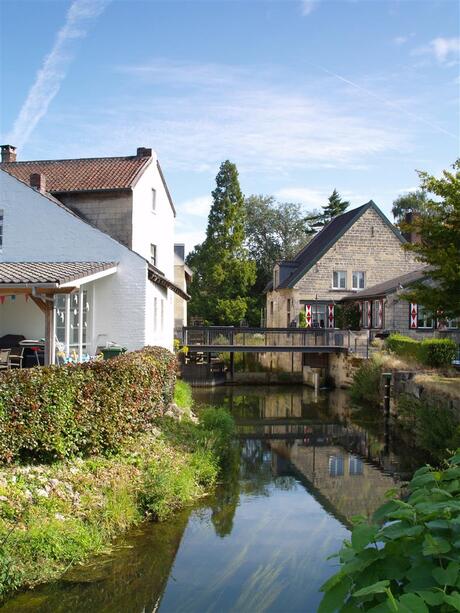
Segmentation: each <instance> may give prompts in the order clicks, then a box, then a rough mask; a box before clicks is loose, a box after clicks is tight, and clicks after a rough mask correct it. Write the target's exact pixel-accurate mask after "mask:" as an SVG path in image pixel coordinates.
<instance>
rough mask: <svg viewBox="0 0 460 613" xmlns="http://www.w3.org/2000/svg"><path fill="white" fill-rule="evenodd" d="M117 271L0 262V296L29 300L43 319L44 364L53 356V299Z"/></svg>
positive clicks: (111, 265)
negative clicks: (40, 312)
mask: <svg viewBox="0 0 460 613" xmlns="http://www.w3.org/2000/svg"><path fill="white" fill-rule="evenodd" d="M116 270H117V264H116V263H115V262H50V263H46V262H45V263H43V262H0V297H1V296H5V297H6V296H17V295H22V296H26V297H28V298H29V299H30V300H32V302H33V303H34V304H35V305H36V306H37V307H38V308H39V309H40V310H41V311H42V313H43V314H44V316H45V335H44V338H45V360H44V362H45V365H49V364H54V362H55V357H56V338H55V325H56V310H55V298H56V296H58V295H60V294H71V293H73V292H76V291H79V289H80V285H82V284H83V283H90V282H91V281H95V280H96V279H99V278H101V277H105V276H107V275H110V274H113V273H114V272H116Z"/></svg>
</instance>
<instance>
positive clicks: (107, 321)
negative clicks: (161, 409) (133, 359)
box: [0, 145, 188, 362]
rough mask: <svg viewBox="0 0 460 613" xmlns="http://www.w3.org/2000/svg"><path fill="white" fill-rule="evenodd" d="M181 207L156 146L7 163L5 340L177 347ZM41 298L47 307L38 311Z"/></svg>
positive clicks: (1, 278) (1, 243) (0, 180)
mask: <svg viewBox="0 0 460 613" xmlns="http://www.w3.org/2000/svg"><path fill="white" fill-rule="evenodd" d="M175 215H176V212H175V209H174V205H173V202H172V199H171V195H170V193H169V190H168V187H167V185H166V182H165V179H164V176H163V172H162V170H161V167H160V164H159V162H158V160H157V158H156V155H155V153H154V152H153V151H152V150H151V149H147V148H144V147H141V148H139V149H138V150H137V152H136V154H135V155H132V156H124V157H107V158H85V159H69V160H43V161H24V162H22V161H17V160H16V150H15V148H14V147H12V146H10V145H4V146H2V163H1V164H0V337H1V336H2V335H4V334H18V335H22V336H25V337H26V338H29V339H40V338H46V339H47V355H48V359H49V361H51V362H52V361H53V360H54V353H55V352H54V349H55V345H56V343H57V344H58V345H59V346H61V347H62V348H63V351H64V352H65V354H66V355H69V354H73V355H75V354H77V355H78V356H79V357H80V358H81V357H82V355H83V354H85V355H86V354H90V355H91V354H94V351H95V349H96V347H97V346H99V345H103V344H106V343H107V342H114V343H117V344H121V345H124V346H126V347H127V348H128V349H130V350H133V349H138V348H141V347H143V346H145V345H160V346H164V347H167V348H169V349H172V346H173V332H174V299H173V297H174V296H175V295H178V296H180V298H181V299H182V300H187V299H188V295H187V293H186V291H185V290H184V289H183V288H182V287H183V284H181V287H179V286H178V285H177V284H176V283H175V282H174V273H175V269H174V224H175ZM37 305H39V306H40V308H37Z"/></svg>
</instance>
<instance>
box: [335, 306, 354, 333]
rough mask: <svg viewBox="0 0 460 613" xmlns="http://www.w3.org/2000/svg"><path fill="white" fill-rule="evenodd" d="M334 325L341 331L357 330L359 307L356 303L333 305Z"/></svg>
mask: <svg viewBox="0 0 460 613" xmlns="http://www.w3.org/2000/svg"><path fill="white" fill-rule="evenodd" d="M334 312H335V325H336V327H337V328H340V329H341V330H359V319H360V316H359V307H358V304H356V303H345V304H337V305H335V309H334Z"/></svg>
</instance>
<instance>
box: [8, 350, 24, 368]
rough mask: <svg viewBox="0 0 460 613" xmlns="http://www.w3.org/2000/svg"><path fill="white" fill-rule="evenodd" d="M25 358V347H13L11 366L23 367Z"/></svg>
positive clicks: (10, 359) (10, 358)
mask: <svg viewBox="0 0 460 613" xmlns="http://www.w3.org/2000/svg"><path fill="white" fill-rule="evenodd" d="M23 359H24V347H13V348H12V349H11V351H10V357H9V362H10V368H22V361H23Z"/></svg>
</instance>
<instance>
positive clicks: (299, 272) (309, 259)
mask: <svg viewBox="0 0 460 613" xmlns="http://www.w3.org/2000/svg"><path fill="white" fill-rule="evenodd" d="M370 208H372V209H374V210H375V211H376V212H377V213H378V215H380V217H381V218H382V220H383V221H384V222H385V223H386V224H387V225H388V226H389V227H390V229H391V230H392V231H393V232H394V234H395V235H396V236H397V237H398V239H399V240H400V241H401V242H403V243H404V242H405V239H404V238H403V237H402V235H401V234H400V233H399V232H398V230H397V229H396V228H395V227H394V226H393V224H392V223H391V222H390V221H389V220H388V219H387V218H386V217H385V215H384V214H383V213H382V211H381V210H380V209H379V208H378V206H377V205H376V204H375V202H373V201H372V200H369V202H367V203H366V204H363V205H362V206H359V207H358V208H356V209H352V210H351V211H347V212H346V213H342V215H338V216H337V217H334V219H332V220H331V221H330V222H329V223H328V224H327V225H326V226H324V228H323V229H322V230H321V231H320V232H318V234H316V235H315V236H314V238H313V239H312V240H311V241H310V242H309V243H307V244H306V245H305V247H304V248H303V249H301V251H299V253H298V254H297V255H296V257H295V258H294V260H290V261H289V262H287V263H288V264H289V266H291V263H292V262H295V264H296V268H295V269H294V270H293V271H292V272H291V273H290V274H289V275H288V276H287V277H286V278H285V279H284V280H283V281H281V282H280V284H279V285H278V288H280V289H284V288H288V287H294V285H295V284H296V283H297V281H299V280H300V279H301V278H302V277H303V275H304V274H305V273H306V272H307V271H308V270H309V269H310V268H311V267H312V266H313V265H314V264H316V262H317V261H318V260H319V259H320V258H321V257H322V256H323V255H324V254H325V253H326V252H327V251H328V250H329V249H330V248H331V247H332V245H334V243H336V242H337V241H338V239H339V238H340V237H341V236H342V235H343V234H344V233H345V232H346V231H347V230H348V229H349V228H350V227H351V226H352V225H353V224H354V223H355V222H356V221H357V220H358V219H359V218H360V217H361V215H362V214H363V213H365V212H366V211H367V210H368V209H370ZM281 264H282V263H281ZM278 288H277V289H278Z"/></svg>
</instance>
